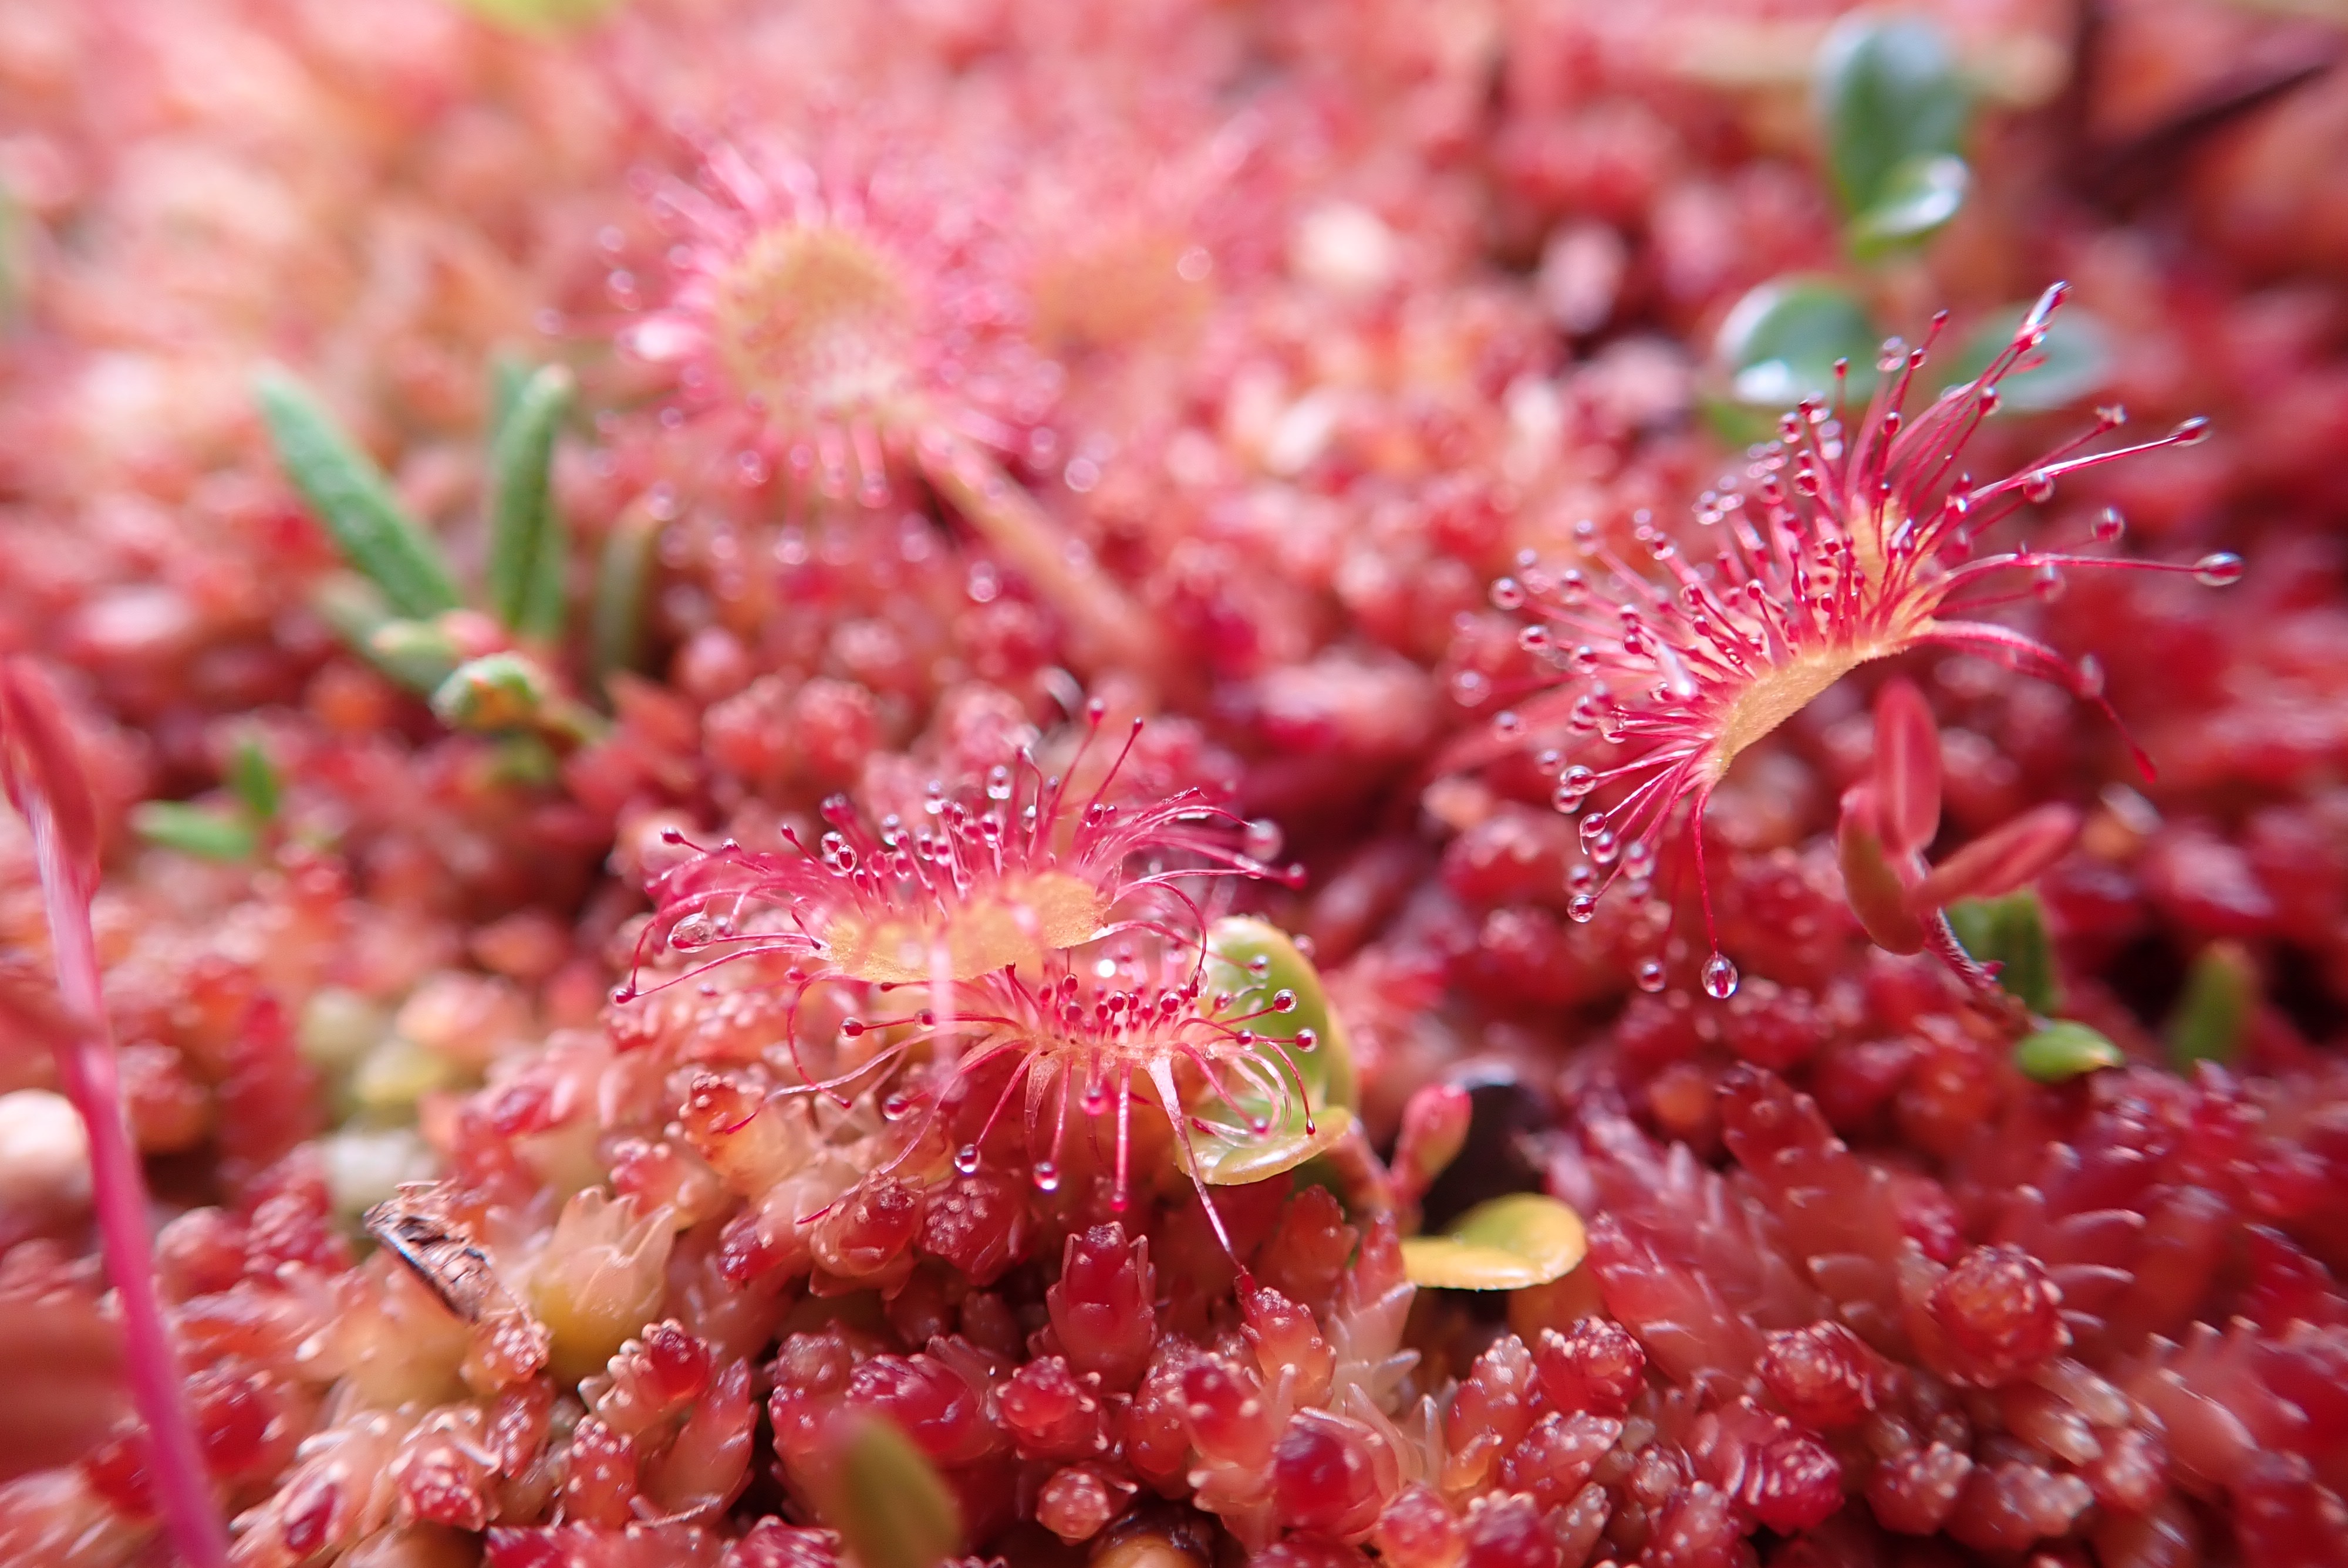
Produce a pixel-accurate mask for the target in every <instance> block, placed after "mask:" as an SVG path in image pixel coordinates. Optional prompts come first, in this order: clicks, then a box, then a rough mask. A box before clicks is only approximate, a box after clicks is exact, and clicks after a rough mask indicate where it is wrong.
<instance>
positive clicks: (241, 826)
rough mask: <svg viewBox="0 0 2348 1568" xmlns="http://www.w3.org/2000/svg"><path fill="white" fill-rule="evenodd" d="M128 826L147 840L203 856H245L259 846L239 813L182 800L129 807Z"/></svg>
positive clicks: (249, 857) (238, 857) (233, 857)
mask: <svg viewBox="0 0 2348 1568" xmlns="http://www.w3.org/2000/svg"><path fill="white" fill-rule="evenodd" d="M130 827H131V831H132V832H134V833H136V834H138V835H139V837H141V838H143V839H145V840H146V841H147V842H148V843H149V844H153V845H161V846H162V847H163V848H165V849H176V850H178V851H180V853H181V854H182V855H194V856H201V857H202V858H203V859H206V860H248V859H251V858H252V853H253V851H254V850H255V849H257V848H258V847H259V840H258V839H257V837H256V836H255V835H254V834H253V831H252V824H251V823H249V822H247V821H245V820H244V819H243V818H242V817H240V816H235V815H231V814H229V813H228V812H224V811H214V810H212V809H211V808H209V807H206V806H201V805H190V804H187V803H186V802H185V801H178V800H150V801H147V802H145V803H143V804H139V805H138V806H136V807H134V808H132V810H131V813H130Z"/></svg>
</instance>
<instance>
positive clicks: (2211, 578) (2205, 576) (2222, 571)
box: [2193, 550, 2242, 588]
mask: <svg viewBox="0 0 2348 1568" xmlns="http://www.w3.org/2000/svg"><path fill="white" fill-rule="evenodd" d="M2193 580H2194V581H2196V582H2198V583H2201V584H2204V585H2205V586H2207V587H2209V588H2225V587H2227V586H2229V585H2230V584H2233V583H2237V582H2240V581H2241V580H2242V558H2241V557H2240V556H2238V555H2236V554H2235V553H2234V552H2233V551H2231V550H2219V552H2218V553H2217V554H2215V555H2207V556H2203V557H2202V558H2201V559H2199V560H2198V561H2195V562H2194V563H2193Z"/></svg>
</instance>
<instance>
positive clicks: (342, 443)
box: [253, 365, 458, 616]
mask: <svg viewBox="0 0 2348 1568" xmlns="http://www.w3.org/2000/svg"><path fill="white" fill-rule="evenodd" d="M253 397H254V401H255V402H257V403H258V404H259V405H260V407H261V417H262V421H263V424H265V425H267V426H268V429H269V438H270V440H271V442H272V443H273V445H274V446H276V448H277V460H278V462H279V464H280V465H282V466H283V468H284V470H285V477H287V478H289V479H291V480H292V481H293V487H294V488H295V489H297V490H299V491H300V492H301V493H302V497H303V499H304V500H305V501H307V502H309V504H310V509H311V510H312V511H313V512H314V513H316V514H317V517H318V520H319V522H320V523H322V524H324V526H325V529H326V532H327V533H328V534H329V535H330V536H332V538H334V541H335V548H336V549H338V550H340V551H341V552H342V556H343V559H345V560H346V561H348V562H349V563H350V564H351V565H352V567H353V568H355V569H357V570H358V571H360V572H362V573H364V574H365V575H366V578H367V579H368V580H369V581H370V582H373V583H374V584H375V586H376V588H377V589H381V590H382V593H383V597H384V600H385V601H386V603H387V604H388V605H389V606H390V607H391V608H392V609H393V610H396V611H397V612H398V613H400V614H402V615H409V616H432V615H438V614H439V613H440V612H441V611H443V610H454V609H456V608H457V602H458V601H457V587H456V581H455V579H453V578H451V577H450V576H449V574H448V562H447V561H446V560H445V559H442V557H441V554H440V546H439V544H438V541H436V540H435V539H434V538H432V536H431V534H430V533H429V532H428V531H427V529H426V528H425V527H424V525H423V524H421V523H419V522H417V520H416V519H415V518H412V517H410V516H409V515H408V514H407V508H406V507H402V506H401V505H400V504H399V500H398V497H396V496H394V495H393V494H392V490H391V482H390V481H389V480H388V479H386V478H385V477H384V474H383V470H382V469H380V468H378V467H376V466H375V463H374V461H373V460H372V459H370V458H369V457H368V456H366V454H365V453H363V452H361V451H360V450H359V449H358V448H357V447H356V446H354V445H353V444H352V443H351V441H350V438H349V437H347V436H345V435H344V434H343V432H342V429H341V427H340V426H338V425H336V424H335V420H334V417H333V415H329V414H328V413H327V412H326V410H325V408H324V405H322V404H320V403H319V402H318V400H317V399H316V398H315V397H314V396H313V395H311V393H310V390H309V389H308V388H307V387H305V386H304V385H303V384H301V383H300V382H299V381H296V380H295V379H294V378H293V376H292V375H290V374H286V373H285V372H284V371H283V370H281V369H279V368H277V367H276V366H274V365H272V366H270V367H268V368H267V369H265V370H263V372H262V373H261V374H259V375H258V376H257V377H256V378H255V379H254V382H253Z"/></svg>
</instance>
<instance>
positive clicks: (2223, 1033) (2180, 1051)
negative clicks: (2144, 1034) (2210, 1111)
mask: <svg viewBox="0 0 2348 1568" xmlns="http://www.w3.org/2000/svg"><path fill="white" fill-rule="evenodd" d="M2259 991H2260V986H2259V969H2258V964H2257V962H2256V961H2255V960H2254V959H2252V958H2251V957H2250V951H2249V949H2247V948H2244V947H2243V946H2242V945H2241V944H2240V943H2239V942H2212V943H2210V944H2209V946H2208V947H2206V948H2202V949H2201V951H2200V953H2199V955H2198V956H2197V957H2196V958H2194V960H2193V967H2192V968H2190V969H2188V970H2187V971H2186V975H2185V994H2184V995H2183V996H2181V997H2179V998H2178V1001H2177V1007H2176V1010H2174V1011H2173V1012H2171V1013H2170V1014H2169V1015H2168V1031H2167V1032H2168V1060H2169V1061H2170V1062H2171V1063H2173V1064H2174V1065H2175V1066H2176V1068H2177V1069H2178V1071H2180V1072H2189V1071H2192V1069H2193V1066H2194V1064H2195V1063H2196V1062H2201V1061H2214V1062H2216V1063H2218V1064H2219V1066H2220V1067H2224V1066H2228V1065H2230V1064H2231V1063H2232V1062H2233V1061H2234V1060H2235V1059H2236V1058H2237V1057H2239V1056H2240V1054H2241V1050H2242V1041H2243V1039H2244V1038H2245V1037H2246V1036H2247V1035H2248V1034H2249V1033H2250V1020H2252V1019H2253V1018H2255V1017H2256V1016H2257V1015H2258V1010H2259Z"/></svg>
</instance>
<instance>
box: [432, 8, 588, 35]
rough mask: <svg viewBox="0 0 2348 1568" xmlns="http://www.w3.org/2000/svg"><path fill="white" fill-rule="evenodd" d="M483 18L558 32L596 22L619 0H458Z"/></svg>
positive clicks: (521, 30)
mask: <svg viewBox="0 0 2348 1568" xmlns="http://www.w3.org/2000/svg"><path fill="white" fill-rule="evenodd" d="M458 4H459V5H462V6H464V8H465V9H466V10H468V11H470V12H472V13H473V14H474V15H477V16H479V17H481V18H483V19H484V20H486V21H490V22H495V23H496V24H498V25H499V26H501V27H508V28H510V29H512V30H513V31H515V32H517V33H539V34H544V33H560V32H564V31H567V30H569V29H572V28H574V27H584V26H589V25H591V24H592V23H595V22H599V21H601V20H602V19H603V17H605V16H606V15H610V14H611V13H612V12H613V11H615V10H617V9H618V8H619V4H620V0H458Z"/></svg>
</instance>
